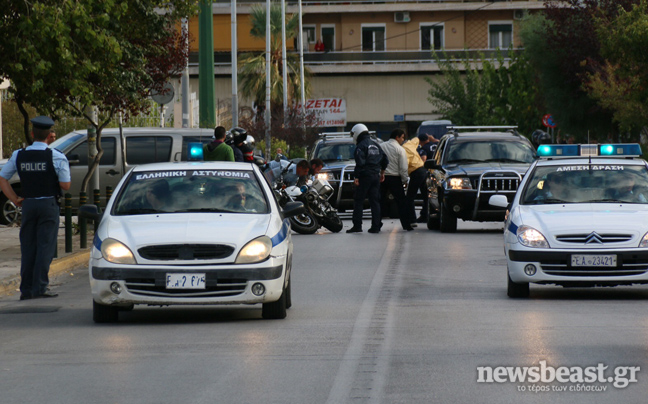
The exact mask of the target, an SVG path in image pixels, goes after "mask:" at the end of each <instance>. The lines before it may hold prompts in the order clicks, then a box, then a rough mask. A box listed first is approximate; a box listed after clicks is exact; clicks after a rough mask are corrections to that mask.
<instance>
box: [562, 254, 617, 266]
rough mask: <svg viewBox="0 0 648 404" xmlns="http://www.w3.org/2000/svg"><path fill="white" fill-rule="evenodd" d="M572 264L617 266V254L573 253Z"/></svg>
mask: <svg viewBox="0 0 648 404" xmlns="http://www.w3.org/2000/svg"><path fill="white" fill-rule="evenodd" d="M571 266H573V267H615V266H617V256H616V255H614V254H612V255H572V256H571Z"/></svg>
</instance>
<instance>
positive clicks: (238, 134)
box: [230, 128, 254, 163]
mask: <svg viewBox="0 0 648 404" xmlns="http://www.w3.org/2000/svg"><path fill="white" fill-rule="evenodd" d="M230 133H231V134H232V138H233V140H234V146H232V148H234V161H243V162H246V163H254V148H253V147H251V146H250V145H248V144H247V143H246V140H247V137H248V134H247V131H246V130H245V129H243V128H232V129H230ZM236 149H238V150H239V152H237V151H236ZM241 156H242V158H243V159H242V160H239V159H240V158H241Z"/></svg>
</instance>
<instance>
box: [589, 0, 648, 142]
mask: <svg viewBox="0 0 648 404" xmlns="http://www.w3.org/2000/svg"><path fill="white" fill-rule="evenodd" d="M598 22H599V28H598V29H597V35H598V38H599V40H600V42H601V55H602V56H603V57H604V58H605V61H604V62H603V63H602V64H601V65H599V67H598V68H597V69H596V70H595V71H594V72H593V73H591V74H589V75H588V78H589V81H588V82H586V83H585V88H586V89H587V90H588V92H589V94H590V95H591V96H592V97H593V98H594V99H595V100H597V101H598V102H599V103H600V104H601V105H602V106H603V107H605V108H607V109H610V110H611V111H613V114H614V120H615V121H616V122H618V123H619V126H620V129H622V130H624V131H636V130H638V129H641V128H642V127H643V126H645V125H646V124H647V122H648V53H646V49H648V2H647V1H646V0H642V1H641V3H640V4H637V5H635V6H634V7H633V8H632V10H629V11H626V10H624V9H620V10H619V15H618V16H617V17H616V18H613V19H611V20H606V19H603V18H598Z"/></svg>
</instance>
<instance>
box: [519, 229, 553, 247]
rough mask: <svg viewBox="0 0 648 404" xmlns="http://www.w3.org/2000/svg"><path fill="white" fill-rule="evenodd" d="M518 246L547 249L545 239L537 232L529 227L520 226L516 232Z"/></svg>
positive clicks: (547, 244) (547, 245)
mask: <svg viewBox="0 0 648 404" xmlns="http://www.w3.org/2000/svg"><path fill="white" fill-rule="evenodd" d="M517 238H518V241H519V242H520V244H522V245H523V246H526V247H531V248H549V243H547V239H545V237H544V236H543V235H542V233H540V232H539V231H538V230H536V229H534V228H533V227H530V226H520V227H519V228H518V231H517Z"/></svg>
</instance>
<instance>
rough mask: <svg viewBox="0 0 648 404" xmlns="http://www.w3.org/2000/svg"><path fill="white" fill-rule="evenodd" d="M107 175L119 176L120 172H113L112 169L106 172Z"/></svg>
mask: <svg viewBox="0 0 648 404" xmlns="http://www.w3.org/2000/svg"><path fill="white" fill-rule="evenodd" d="M106 174H108V175H117V174H119V171H115V170H113V169H112V168H111V169H110V170H108V171H106Z"/></svg>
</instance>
